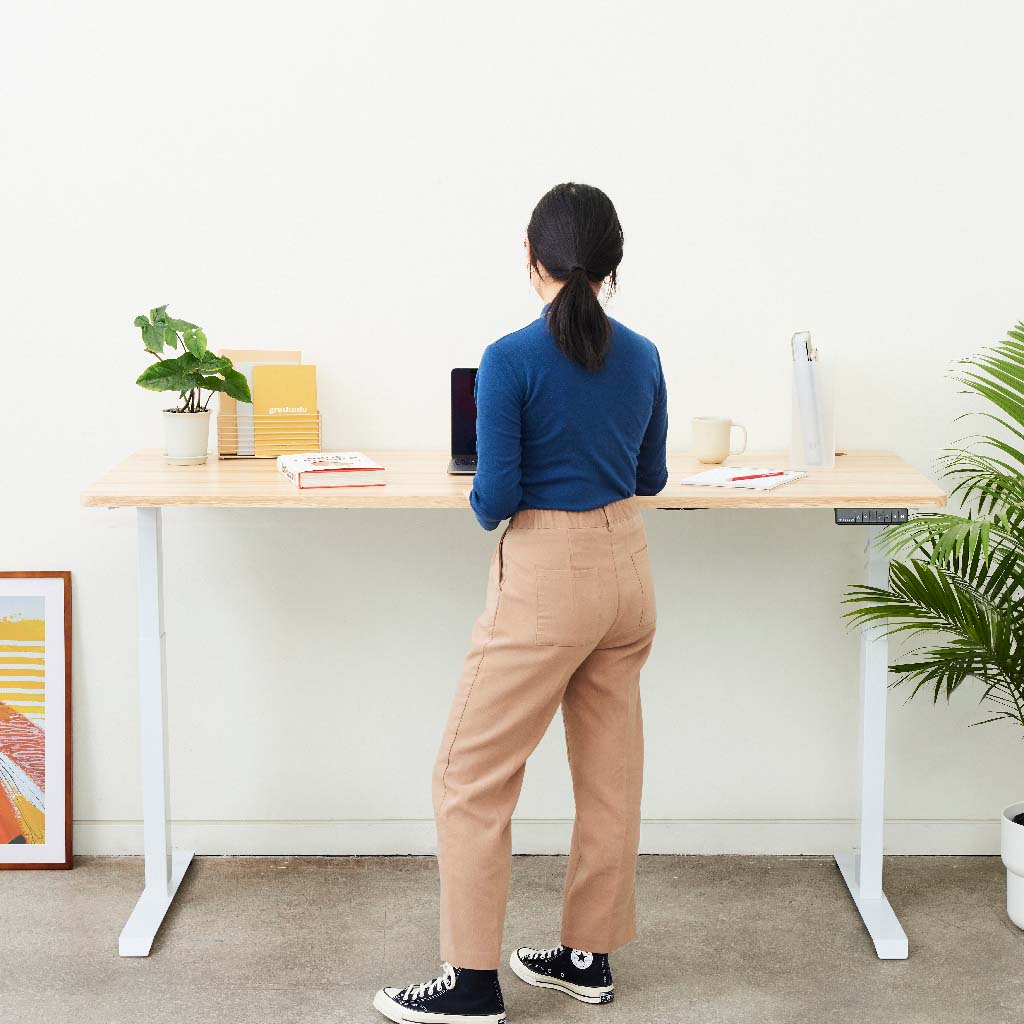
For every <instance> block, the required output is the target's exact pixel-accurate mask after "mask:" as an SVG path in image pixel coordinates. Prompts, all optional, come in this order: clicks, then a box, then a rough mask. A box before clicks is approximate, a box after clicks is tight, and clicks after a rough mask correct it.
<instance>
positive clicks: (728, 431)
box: [693, 416, 747, 463]
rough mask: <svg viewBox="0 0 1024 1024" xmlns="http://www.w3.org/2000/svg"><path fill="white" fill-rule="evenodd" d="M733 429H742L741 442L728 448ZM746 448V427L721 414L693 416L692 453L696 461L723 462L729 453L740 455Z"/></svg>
mask: <svg viewBox="0 0 1024 1024" xmlns="http://www.w3.org/2000/svg"><path fill="white" fill-rule="evenodd" d="M733 430H742V431H743V444H741V445H740V447H739V448H736V449H735V450H733V449H730V448H729V444H730V443H731V441H732V432H733ZM746 450H747V428H746V427H744V426H743V425H742V424H740V423H733V421H732V420H730V419H727V418H725V417H722V416H694V417H693V453H694V455H696V456H697V461H698V462H706V463H717V462H724V461H725V459H726V457H727V456H729V455H742V454H743V453H744V452H745V451H746Z"/></svg>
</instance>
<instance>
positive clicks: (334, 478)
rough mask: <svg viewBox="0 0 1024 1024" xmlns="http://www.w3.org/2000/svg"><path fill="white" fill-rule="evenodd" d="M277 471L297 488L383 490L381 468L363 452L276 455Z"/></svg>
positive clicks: (383, 480) (383, 481)
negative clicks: (365, 488)
mask: <svg viewBox="0 0 1024 1024" xmlns="http://www.w3.org/2000/svg"><path fill="white" fill-rule="evenodd" d="M277 468H278V470H280V472H282V473H283V474H284V475H285V476H286V477H287V478H288V479H289V480H291V482H292V483H293V484H295V486H296V487H299V488H301V489H303V490H305V489H306V488H307V487H383V486H384V484H385V483H386V481H385V479H384V476H383V472H384V467H383V466H382V465H381V464H380V463H379V462H374V461H373V459H371V458H370V457H369V456H367V455H364V454H363V453H362V452H307V453H306V454H303V455H279V456H278V457H277Z"/></svg>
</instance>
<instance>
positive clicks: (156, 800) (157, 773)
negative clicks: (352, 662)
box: [118, 508, 192, 956]
mask: <svg viewBox="0 0 1024 1024" xmlns="http://www.w3.org/2000/svg"><path fill="white" fill-rule="evenodd" d="M138 518H139V549H138V559H139V595H138V601H139V704H140V721H141V729H140V732H141V736H142V818H143V847H144V852H145V855H146V888H145V889H144V890H143V893H142V895H141V896H140V897H139V902H138V903H136V904H135V909H134V910H133V911H132V914H131V917H129V918H128V922H127V924H125V926H124V930H123V931H122V932H121V938H120V940H119V941H118V952H119V953H120V955H121V956H149V951H150V949H151V948H152V946H153V939H154V938H155V937H156V933H157V930H158V929H159V927H160V924H161V922H162V921H163V919H164V915H165V914H166V913H167V910H168V908H169V907H170V905H171V901H172V900H173V899H174V894H175V893H176V892H177V891H178V886H179V885H180V884H181V879H182V877H183V876H184V874H185V870H186V868H187V867H188V866H189V863H190V862H191V860H192V854H191V852H189V853H184V852H182V851H179V850H174V851H172V850H171V827H170V806H169V786H168V777H167V660H166V656H165V650H164V565H163V542H162V540H161V531H160V509H159V508H140V509H139V510H138Z"/></svg>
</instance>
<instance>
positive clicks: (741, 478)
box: [729, 469, 786, 483]
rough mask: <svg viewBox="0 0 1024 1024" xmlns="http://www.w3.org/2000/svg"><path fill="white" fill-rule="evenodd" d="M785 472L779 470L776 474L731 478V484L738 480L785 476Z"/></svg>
mask: <svg viewBox="0 0 1024 1024" xmlns="http://www.w3.org/2000/svg"><path fill="white" fill-rule="evenodd" d="M785 475H786V473H785V471H784V470H781V469H780V470H778V471H776V472H775V473H751V474H750V476H731V477H729V483H735V482H736V481H737V480H764V478H765V477H768V476H785Z"/></svg>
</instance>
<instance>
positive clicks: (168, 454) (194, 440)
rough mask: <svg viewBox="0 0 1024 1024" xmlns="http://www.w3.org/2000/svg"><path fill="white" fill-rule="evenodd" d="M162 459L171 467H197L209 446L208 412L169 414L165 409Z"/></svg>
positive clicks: (204, 457) (201, 462) (203, 458)
mask: <svg viewBox="0 0 1024 1024" xmlns="http://www.w3.org/2000/svg"><path fill="white" fill-rule="evenodd" d="M163 417H164V457H165V458H166V459H167V461H168V462H169V463H170V464H171V465H172V466H199V465H202V464H203V463H204V462H205V461H206V456H207V449H208V448H209V445H210V414H209V413H208V412H171V411H169V410H168V409H165V410H164V412H163Z"/></svg>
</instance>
